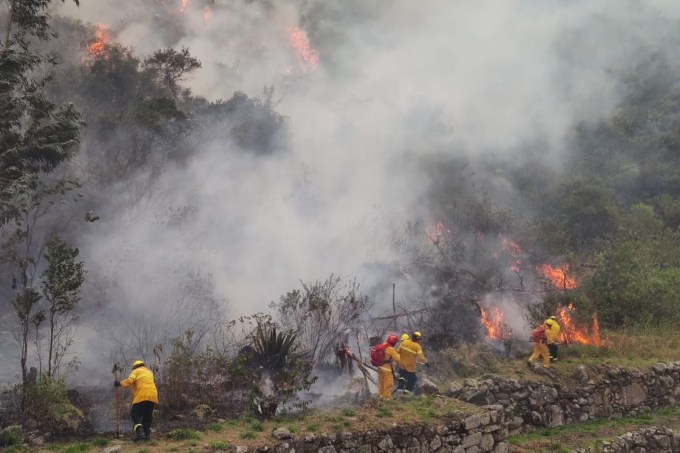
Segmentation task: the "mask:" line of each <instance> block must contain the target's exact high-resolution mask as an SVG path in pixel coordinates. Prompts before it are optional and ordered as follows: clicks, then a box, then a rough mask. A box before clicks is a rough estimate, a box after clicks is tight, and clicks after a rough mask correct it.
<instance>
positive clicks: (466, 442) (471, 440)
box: [461, 433, 483, 450]
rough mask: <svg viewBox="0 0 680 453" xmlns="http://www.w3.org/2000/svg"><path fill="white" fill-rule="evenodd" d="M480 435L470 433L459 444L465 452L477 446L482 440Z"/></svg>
mask: <svg viewBox="0 0 680 453" xmlns="http://www.w3.org/2000/svg"><path fill="white" fill-rule="evenodd" d="M482 435H483V434H482V433H472V434H468V435H467V436H465V439H463V443H462V444H461V445H462V446H463V447H464V448H465V449H466V450H467V449H468V448H470V447H472V446H473V445H475V446H476V445H479V442H480V441H481V440H482Z"/></svg>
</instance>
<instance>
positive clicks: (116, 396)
mask: <svg viewBox="0 0 680 453" xmlns="http://www.w3.org/2000/svg"><path fill="white" fill-rule="evenodd" d="M118 378H119V376H118V370H116V371H114V372H113V379H115V380H116V381H117V380H118ZM119 388H120V387H114V406H115V409H116V436H119V435H120V393H119V391H118V389H119Z"/></svg>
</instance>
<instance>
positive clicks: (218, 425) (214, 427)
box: [206, 423, 224, 433]
mask: <svg viewBox="0 0 680 453" xmlns="http://www.w3.org/2000/svg"><path fill="white" fill-rule="evenodd" d="M206 428H207V429H208V430H209V431H215V432H216V433H218V432H220V431H222V430H223V429H224V425H223V424H222V423H210V424H209V425H208V426H206Z"/></svg>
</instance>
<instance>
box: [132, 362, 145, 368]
mask: <svg viewBox="0 0 680 453" xmlns="http://www.w3.org/2000/svg"><path fill="white" fill-rule="evenodd" d="M139 366H144V362H142V361H141V360H135V361H134V363H133V364H132V368H137V367H139Z"/></svg>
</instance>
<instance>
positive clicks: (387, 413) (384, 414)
mask: <svg viewBox="0 0 680 453" xmlns="http://www.w3.org/2000/svg"><path fill="white" fill-rule="evenodd" d="M393 415H394V414H393V413H392V411H391V410H389V409H388V408H386V407H379V408H378V410H377V411H375V416H376V417H378V418H388V417H392V416H393Z"/></svg>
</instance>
